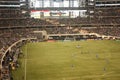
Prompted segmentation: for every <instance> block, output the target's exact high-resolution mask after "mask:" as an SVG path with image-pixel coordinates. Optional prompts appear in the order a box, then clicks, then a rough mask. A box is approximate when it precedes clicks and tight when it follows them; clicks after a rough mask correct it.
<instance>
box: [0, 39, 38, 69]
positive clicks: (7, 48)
mask: <svg viewBox="0 0 120 80" xmlns="http://www.w3.org/2000/svg"><path fill="white" fill-rule="evenodd" d="M30 39H36V38H23V39H20V40H18V41H16V42H15V43H13V44H12V45H11V46H10V47H9V48H7V50H6V51H5V53H4V54H3V56H2V58H1V65H0V66H1V67H0V69H2V62H3V59H4V57H5V56H6V53H7V52H8V51H9V50H10V49H11V48H12V47H14V46H15V45H16V44H17V43H19V42H22V41H23V40H30Z"/></svg>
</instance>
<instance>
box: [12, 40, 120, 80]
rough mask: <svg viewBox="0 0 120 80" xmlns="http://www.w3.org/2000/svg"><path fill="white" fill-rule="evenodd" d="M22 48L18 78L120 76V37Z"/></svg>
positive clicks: (113, 79)
mask: <svg viewBox="0 0 120 80" xmlns="http://www.w3.org/2000/svg"><path fill="white" fill-rule="evenodd" d="M78 45H79V46H78ZM22 51H23V54H24V56H22V57H21V58H20V59H19V63H20V67H19V68H18V69H16V70H14V71H13V72H12V74H13V77H14V80H120V41H108V40H103V41H102V40H101V41H97V40H93V41H92V40H90V41H75V42H39V43H28V44H26V45H25V46H23V47H22Z"/></svg>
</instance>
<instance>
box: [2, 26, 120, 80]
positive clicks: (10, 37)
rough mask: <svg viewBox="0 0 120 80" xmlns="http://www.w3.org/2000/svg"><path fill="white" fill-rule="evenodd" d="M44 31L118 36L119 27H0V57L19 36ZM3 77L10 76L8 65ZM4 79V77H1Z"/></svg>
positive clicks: (27, 35) (119, 35)
mask: <svg viewBox="0 0 120 80" xmlns="http://www.w3.org/2000/svg"><path fill="white" fill-rule="evenodd" d="M42 30H44V31H46V32H47V33H48V34H77V33H82V34H84V33H97V34H100V35H107V36H117V37H120V33H119V32H120V27H89V28H81V27H78V26H77V27H72V26H64V27H62V26H59V27H58V26H56V27H55V26H53V27H52V26H51V27H43V28H15V29H14V28H13V29H12V28H11V29H0V58H2V56H3V55H4V53H5V51H6V50H7V49H8V47H9V46H11V45H12V44H13V43H14V42H16V41H18V40H20V39H21V38H31V37H32V38H34V37H35V35H33V32H34V31H42ZM2 72H3V74H5V75H4V78H6V77H8V76H10V75H6V74H8V73H9V69H8V66H5V67H4V69H2ZM3 80H4V79H3Z"/></svg>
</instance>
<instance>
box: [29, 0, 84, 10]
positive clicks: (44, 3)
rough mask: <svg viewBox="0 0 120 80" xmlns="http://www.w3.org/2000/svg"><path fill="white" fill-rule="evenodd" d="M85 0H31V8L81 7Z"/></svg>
mask: <svg viewBox="0 0 120 80" xmlns="http://www.w3.org/2000/svg"><path fill="white" fill-rule="evenodd" d="M83 1H84V0H29V5H30V8H44V7H79V6H80V3H82V2H83Z"/></svg>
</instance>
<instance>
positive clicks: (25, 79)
mask: <svg viewBox="0 0 120 80" xmlns="http://www.w3.org/2000/svg"><path fill="white" fill-rule="evenodd" d="M27 52H28V51H27V45H26V48H25V78H24V80H27Z"/></svg>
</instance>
